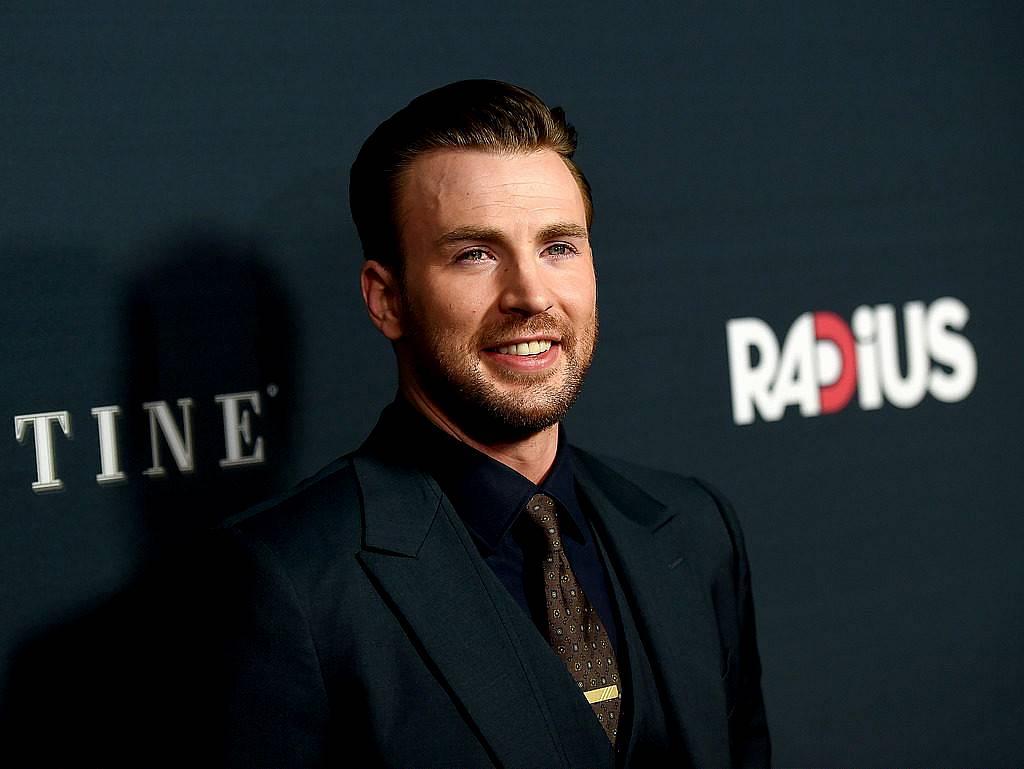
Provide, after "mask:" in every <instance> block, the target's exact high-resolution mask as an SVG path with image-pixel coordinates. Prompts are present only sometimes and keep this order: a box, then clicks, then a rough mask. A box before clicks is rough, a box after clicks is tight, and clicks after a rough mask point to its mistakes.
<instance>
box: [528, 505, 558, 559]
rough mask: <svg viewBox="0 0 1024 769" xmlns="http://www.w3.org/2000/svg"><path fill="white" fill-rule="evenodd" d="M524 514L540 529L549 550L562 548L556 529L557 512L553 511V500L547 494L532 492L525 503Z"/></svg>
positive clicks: (555, 550)
mask: <svg viewBox="0 0 1024 769" xmlns="http://www.w3.org/2000/svg"><path fill="white" fill-rule="evenodd" d="M526 514H527V516H528V517H529V519H530V520H531V521H532V522H533V524H534V525H535V526H536V527H537V528H539V529H540V530H541V532H542V533H543V535H544V540H545V541H546V542H547V547H548V550H549V551H552V552H558V551H559V550H561V549H562V535H561V534H560V533H559V530H558V514H557V512H556V511H555V500H553V499H552V498H551V497H549V496H548V495H547V494H534V495H533V496H532V497H530V501H529V502H527V503H526Z"/></svg>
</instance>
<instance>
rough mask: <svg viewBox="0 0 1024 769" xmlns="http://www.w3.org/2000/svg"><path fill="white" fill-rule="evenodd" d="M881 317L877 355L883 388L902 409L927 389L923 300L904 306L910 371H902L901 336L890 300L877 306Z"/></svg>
mask: <svg viewBox="0 0 1024 769" xmlns="http://www.w3.org/2000/svg"><path fill="white" fill-rule="evenodd" d="M875 318H876V319H877V321H878V356H879V364H880V366H879V368H880V372H881V375H882V390H883V391H884V392H885V397H886V399H887V400H888V401H889V402H890V403H891V404H893V405H894V406H898V407H899V408H901V409H909V408H911V407H913V406H916V405H917V404H918V403H920V402H921V400H922V399H923V398H924V396H925V393H926V392H927V391H928V371H929V368H930V366H929V363H930V361H929V359H928V347H927V346H926V345H927V340H926V339H925V308H924V302H907V303H906V304H905V305H904V306H903V326H904V328H903V332H904V336H905V337H906V343H905V348H906V352H907V374H906V376H903V374H902V373H901V371H900V355H899V336H898V334H897V333H896V311H895V309H894V308H893V306H892V305H891V304H880V305H878V306H877V307H875Z"/></svg>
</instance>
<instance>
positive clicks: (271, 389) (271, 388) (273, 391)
mask: <svg viewBox="0 0 1024 769" xmlns="http://www.w3.org/2000/svg"><path fill="white" fill-rule="evenodd" d="M277 393H278V389H277V385H276V384H274V383H273V382H271V383H270V384H268V385H267V395H269V396H270V397H271V398H273V397H274V396H275V395H277Z"/></svg>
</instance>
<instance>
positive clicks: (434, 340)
mask: <svg viewBox="0 0 1024 769" xmlns="http://www.w3.org/2000/svg"><path fill="white" fill-rule="evenodd" d="M404 304H405V308H404V310H405V316H406V318H407V319H408V320H409V321H411V322H409V323H408V330H407V337H406V339H405V340H403V341H404V342H405V343H406V344H407V345H408V347H409V350H410V352H411V354H412V358H413V361H412V362H413V366H414V368H415V375H416V377H417V379H418V380H419V383H420V385H421V386H422V387H423V389H424V391H425V393H426V394H427V396H428V397H429V398H430V399H431V400H432V401H433V402H434V403H436V404H437V405H438V407H440V409H441V410H442V412H443V413H444V414H445V415H446V416H447V417H448V418H449V419H451V420H452V421H453V422H454V423H455V425H456V426H457V427H458V428H459V429H460V430H462V431H463V432H464V433H465V434H466V435H467V436H468V437H470V438H472V439H473V440H475V441H477V442H479V443H482V444H484V445H497V444H501V443H514V442H516V441H520V440H523V439H524V438H528V437H530V436H532V435H536V434H537V433H539V432H541V431H542V430H545V429H547V428H548V427H551V426H552V425H555V424H557V423H558V422H560V421H561V420H562V419H563V418H564V417H565V415H566V414H567V413H568V411H569V409H570V408H571V407H572V405H573V404H574V403H575V402H576V399H577V398H578V397H579V394H580V391H581V390H582V389H583V380H584V379H585V378H586V375H587V371H588V370H589V369H590V365H591V362H592V361H593V357H594V350H595V348H596V346H597V333H598V321H597V313H596V310H595V314H594V323H593V326H592V328H589V329H584V330H583V332H582V333H581V334H579V335H577V334H576V333H575V332H574V331H573V329H572V328H571V327H569V325H568V323H566V322H564V321H560V320H559V319H557V318H555V317H554V316H552V315H549V314H548V313H546V312H543V313H539V314H538V315H534V316H533V317H531V318H529V319H525V320H524V319H515V318H514V319H510V320H508V321H507V322H504V323H501V324H497V325H494V326H491V327H488V328H486V329H483V330H482V331H481V333H480V334H478V335H477V336H476V337H475V338H473V339H471V340H469V342H468V347H467V348H464V349H461V350H452V349H451V338H450V337H448V336H446V335H445V334H444V332H443V330H440V329H435V328H431V327H430V326H429V324H426V323H424V322H422V318H420V317H418V315H417V314H416V313H415V312H414V311H413V309H412V306H411V304H410V302H409V301H408V299H405V301H404ZM541 333H550V334H552V335H555V336H557V337H558V338H559V339H560V345H561V347H562V350H561V354H562V355H563V356H565V357H564V366H563V368H562V369H561V372H560V373H559V372H551V375H550V376H548V377H546V378H539V377H537V376H534V375H529V374H523V373H521V372H516V371H505V372H503V374H502V379H504V381H506V382H509V383H512V384H523V385H530V387H529V388H528V389H527V390H526V391H525V392H522V393H516V392H503V391H502V390H501V389H500V388H498V387H496V386H495V385H494V383H493V382H491V381H490V380H489V379H488V378H487V377H485V375H484V373H483V371H482V370H481V367H482V365H483V364H482V362H481V361H480V359H479V357H478V356H479V352H478V351H479V350H481V349H486V348H490V347H494V346H495V345H497V344H499V343H500V342H502V341H503V340H505V339H509V338H510V337H517V336H529V335H533V334H541ZM472 361H475V363H473V362H472Z"/></svg>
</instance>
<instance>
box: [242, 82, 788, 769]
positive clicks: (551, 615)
mask: <svg viewBox="0 0 1024 769" xmlns="http://www.w3.org/2000/svg"><path fill="white" fill-rule="evenodd" d="M575 144H576V139H575V132H574V130H573V129H572V127H571V126H570V125H569V124H568V123H567V122H566V120H565V115H564V113H563V112H562V111H561V110H560V109H549V108H548V107H546V106H545V105H544V104H543V102H541V101H540V100H539V99H538V98H537V97H536V96H534V95H533V94H531V93H529V92H527V91H525V90H523V89H521V88H517V87H515V86H512V85H508V84H504V83H499V82H494V81H465V82H459V83H454V84H451V85H449V86H445V87H443V88H440V89H438V90H436V91H432V92H430V93H427V94H425V95H423V96H420V97H419V98H418V99H416V100H414V101H413V102H412V103H411V104H409V105H408V106H407V107H405V108H404V109H403V110H401V111H399V112H398V113H397V114H396V115H394V116H393V117H392V118H390V119H389V120H387V121H385V122H384V123H383V124H382V125H381V126H380V127H379V128H378V129H377V130H376V131H375V132H374V133H373V135H372V136H371V137H370V138H369V139H368V140H367V142H366V143H365V145H364V146H363V148H362V150H361V152H360V153H359V156H358V158H357V159H356V161H355V163H354V165H353V167H352V175H351V186H350V197H351V206H352V212H353V218H354V220H355V223H356V226H357V228H358V230H359V235H360V238H361V240H362V243H363V248H364V252H365V256H366V260H365V263H364V265H363V268H362V272H361V285H362V294H363V298H364V300H365V303H366V308H367V311H368V313H369V316H370V319H371V321H372V322H373V324H374V325H375V326H376V327H377V328H378V329H379V330H380V331H381V333H382V334H383V335H384V336H385V337H386V338H387V339H389V340H390V341H391V343H392V345H393V348H394V352H395V356H396V359H397V363H398V374H399V393H398V396H397V398H396V400H395V402H394V403H393V404H392V405H391V406H389V407H388V408H387V409H386V410H385V411H384V413H383V414H382V416H381V418H380V421H379V423H378V425H377V427H376V428H375V429H374V431H373V433H372V434H371V435H370V437H369V438H368V440H367V441H366V442H365V444H364V445H363V446H362V447H361V448H360V449H359V450H357V451H356V452H354V453H353V454H351V455H349V456H346V457H343V458H341V459H339V460H338V461H336V462H335V463H334V464H332V465H330V466H329V467H327V468H325V469H324V470H322V471H321V472H320V473H319V474H318V475H316V476H315V477H313V478H311V479H310V480H308V481H306V482H305V483H303V484H302V485H301V486H299V487H298V488H297V489H296V490H294V491H292V492H290V493H289V494H287V495H285V496H284V497H282V498H279V499H277V500H274V501H272V502H271V503H268V504H266V505H263V506H261V507H260V508H258V509H257V510H255V511H252V512H250V513H247V514H245V515H244V516H242V517H240V518H239V519H237V520H233V521H231V522H229V524H228V525H227V526H226V527H225V534H226V537H227V539H228V540H229V541H230V542H231V543H232V548H233V549H234V552H235V553H236V554H237V556H238V560H237V562H235V561H232V562H231V563H232V565H231V567H230V569H229V573H230V575H231V577H232V580H233V584H234V586H235V587H236V589H237V590H240V591H244V596H245V600H233V601H232V602H231V604H230V605H231V606H232V607H233V608H232V610H231V611H227V612H226V614H225V619H226V623H225V624H226V627H228V628H229V630H230V635H229V645H228V647H227V661H228V663H227V665H226V668H225V670H226V674H227V679H226V680H225V685H226V687H227V688H226V691H227V692H228V693H229V697H230V702H229V707H228V708H227V709H226V710H225V712H226V713H228V715H227V716H226V718H227V723H226V724H225V725H224V733H225V734H226V735H227V744H226V745H225V746H224V750H225V756H226V757H227V759H228V761H229V763H231V764H234V765H238V766H273V767H284V766H314V765H324V764H326V765H337V766H359V767H362V766H380V765H383V766H396V767H399V766H401V767H409V766H424V767H430V766H433V767H442V766H444V767H484V766H505V767H615V766H644V767H647V766H699V767H710V766H726V765H767V764H768V763H769V747H768V734H767V727H766V723H765V716H764V708H763V704H762V698H761V691H760V664H759V661H758V653H757V647H756V641H755V632H754V617H753V609H752V600H751V593H750V580H749V573H748V569H747V560H746V555H745V552H744V547H743V540H742V536H741V533H740V530H739V526H738V523H737V521H736V518H735V516H734V514H733V512H732V511H731V509H730V508H729V506H728V505H727V504H726V503H725V502H724V501H723V500H722V499H721V498H720V497H719V496H718V495H717V494H716V493H715V492H714V491H712V490H711V489H710V488H709V487H707V486H706V485H704V484H703V483H700V482H698V481H694V480H689V479H685V478H681V477H678V476H674V475H670V474H667V473H663V472H658V471H654V470H647V469H642V468H638V467H633V466H628V465H625V464H622V463H618V462H613V461H608V460H603V459H597V458H596V457H594V456H592V455H590V454H588V453H586V452H583V451H580V450H578V449H575V448H573V447H571V446H569V445H568V444H567V443H566V440H565V431H564V429H563V428H562V426H561V419H562V417H564V416H565V414H566V412H567V411H568V409H569V408H570V406H571V405H572V403H573V401H574V400H575V398H576V396H577V394H578V393H579V390H580V387H581V386H582V383H583V379H584V376H585V374H586V372H587V369H588V367H589V365H590V362H591V358H592V356H593V354H594V347H595V344H596V340H597V327H598V323H597V306H596V282H595V276H594V263H593V255H592V253H591V249H590V241H589V232H590V225H591V219H592V207H591V199H590V188H589V186H588V184H587V182H586V180H585V178H584V176H583V174H582V172H581V171H580V170H579V168H578V167H577V166H576V165H575V164H574V163H573V161H572V155H573V152H574V150H575ZM624 405H628V404H624ZM235 595H237V593H236V594H235Z"/></svg>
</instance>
